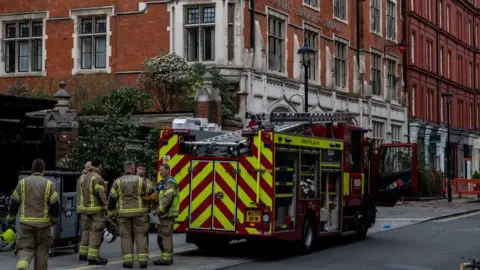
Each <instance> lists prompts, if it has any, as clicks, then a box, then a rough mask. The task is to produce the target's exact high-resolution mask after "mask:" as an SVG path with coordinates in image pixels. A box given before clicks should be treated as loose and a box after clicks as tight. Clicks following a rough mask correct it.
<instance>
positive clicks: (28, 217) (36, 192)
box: [7, 159, 60, 270]
mask: <svg viewBox="0 0 480 270" xmlns="http://www.w3.org/2000/svg"><path fill="white" fill-rule="evenodd" d="M44 171H45V162H44V161H43V160H41V159H36V160H34V161H33V164H32V172H33V174H32V175H31V176H28V177H26V178H24V179H22V180H20V181H18V185H17V187H16V188H15V191H14V192H13V194H12V199H11V200H10V205H9V207H8V217H7V221H8V224H9V226H14V224H15V219H16V216H17V212H18V210H20V218H19V223H20V231H21V233H20V234H19V236H20V237H19V238H18V239H17V250H18V254H17V256H18V262H17V270H20V269H22V270H28V269H30V262H31V260H32V258H33V257H35V264H34V268H35V270H46V269H48V251H49V249H50V247H51V246H52V243H53V236H52V231H51V229H50V227H51V226H52V225H53V224H56V223H57V222H58V218H59V215H60V204H59V201H58V193H57V191H56V189H55V184H54V183H53V182H52V181H51V180H49V179H47V178H45V177H43V173H44Z"/></svg>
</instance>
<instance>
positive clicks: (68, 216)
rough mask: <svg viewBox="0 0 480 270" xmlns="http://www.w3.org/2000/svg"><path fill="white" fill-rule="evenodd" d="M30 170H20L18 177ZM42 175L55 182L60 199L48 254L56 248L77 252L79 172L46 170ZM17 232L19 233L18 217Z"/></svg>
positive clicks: (23, 176)
mask: <svg viewBox="0 0 480 270" xmlns="http://www.w3.org/2000/svg"><path fill="white" fill-rule="evenodd" d="M31 174H32V172H31V171H21V172H20V173H19V176H18V179H19V180H20V179H23V178H25V177H27V176H29V175H31ZM44 177H46V178H48V179H50V180H52V181H53V183H54V184H55V187H56V189H57V193H58V197H59V200H60V218H59V220H58V224H56V225H55V226H52V236H53V244H52V248H51V249H50V256H52V255H54V253H55V252H56V251H58V250H66V249H72V250H73V251H74V252H75V253H76V252H78V248H79V244H80V238H81V230H80V222H79V220H78V213H77V191H76V189H77V180H78V178H79V177H80V173H79V172H65V171H63V172H62V171H46V172H45V174H44ZM16 227H17V228H18V230H17V233H18V234H19V235H21V230H20V229H19V228H20V226H19V223H18V217H17V224H16Z"/></svg>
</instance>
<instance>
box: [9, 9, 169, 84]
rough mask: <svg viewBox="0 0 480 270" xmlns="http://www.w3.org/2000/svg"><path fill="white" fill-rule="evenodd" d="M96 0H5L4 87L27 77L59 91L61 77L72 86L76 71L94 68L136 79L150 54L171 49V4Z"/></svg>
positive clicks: (125, 80) (104, 75) (100, 73)
mask: <svg viewBox="0 0 480 270" xmlns="http://www.w3.org/2000/svg"><path fill="white" fill-rule="evenodd" d="M94 2H95V4H92V3H93V2H91V1H60V2H55V3H51V2H49V1H45V0H18V1H15V3H13V2H11V4H3V5H0V22H1V26H0V27H1V32H0V33H1V34H0V37H1V39H2V50H1V58H0V89H4V88H5V87H6V86H8V85H9V84H11V83H12V82H14V81H15V80H22V81H25V82H27V83H28V84H29V85H30V86H31V87H39V88H43V89H47V90H51V91H55V90H56V88H57V85H58V82H59V80H60V79H66V81H67V86H69V85H71V84H69V82H70V81H71V80H72V79H73V77H75V76H79V75H91V74H94V75H95V77H96V79H106V80H115V81H118V82H119V83H120V84H127V85H128V84H134V83H135V81H136V79H137V76H138V74H139V71H140V70H141V68H142V62H143V61H144V60H145V59H146V58H147V57H151V56H155V55H158V53H159V52H160V51H164V52H166V53H168V51H169V34H168V25H169V15H168V11H167V8H166V4H161V3H160V4H156V3H155V4H153V3H151V4H148V5H146V4H141V3H140V1H111V0H98V1H94ZM156 2H159V1H156ZM147 11H148V12H147Z"/></svg>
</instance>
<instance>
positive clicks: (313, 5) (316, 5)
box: [303, 0, 321, 11]
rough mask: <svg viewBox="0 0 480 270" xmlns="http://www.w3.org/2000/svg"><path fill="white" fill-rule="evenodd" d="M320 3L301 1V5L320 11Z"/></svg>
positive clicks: (312, 0) (317, 1)
mask: <svg viewBox="0 0 480 270" xmlns="http://www.w3.org/2000/svg"><path fill="white" fill-rule="evenodd" d="M320 1H321V0H303V5H305V6H307V7H309V8H312V9H315V10H318V11H320Z"/></svg>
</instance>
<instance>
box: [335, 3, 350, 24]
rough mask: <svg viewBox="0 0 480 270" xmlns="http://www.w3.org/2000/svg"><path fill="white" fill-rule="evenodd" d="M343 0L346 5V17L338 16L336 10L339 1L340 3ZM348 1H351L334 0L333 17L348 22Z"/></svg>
mask: <svg viewBox="0 0 480 270" xmlns="http://www.w3.org/2000/svg"><path fill="white" fill-rule="evenodd" d="M342 1H343V5H344V6H345V10H344V12H345V18H341V17H337V14H336V12H335V7H336V5H337V3H338V4H340V2H342ZM348 2H349V1H348V0H333V19H334V20H337V21H340V22H343V23H346V24H348Z"/></svg>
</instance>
